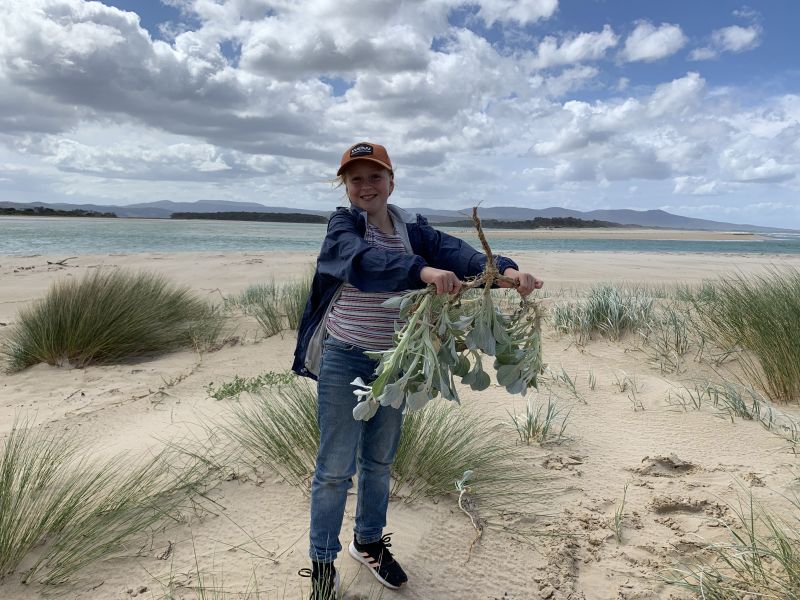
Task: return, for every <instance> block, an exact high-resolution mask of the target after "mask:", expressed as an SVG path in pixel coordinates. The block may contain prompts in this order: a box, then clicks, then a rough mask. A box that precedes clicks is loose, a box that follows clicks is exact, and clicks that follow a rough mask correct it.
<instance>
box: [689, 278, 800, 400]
mask: <svg viewBox="0 0 800 600" xmlns="http://www.w3.org/2000/svg"><path fill="white" fill-rule="evenodd" d="M692 304H693V307H694V310H695V312H696V314H697V320H698V323H699V324H700V327H701V328H702V329H703V332H704V334H705V336H707V338H708V339H710V340H711V341H712V342H713V343H714V344H715V345H716V346H718V347H720V348H723V349H724V348H736V349H739V350H741V351H740V352H738V353H737V358H738V359H739V362H740V364H741V366H742V369H743V370H744V373H745V377H746V378H747V380H748V381H749V382H750V383H752V384H753V385H756V386H758V387H759V388H760V389H762V390H763V391H764V392H765V393H766V394H767V395H768V396H769V397H770V398H771V399H773V400H781V401H800V271H798V270H796V269H781V270H778V269H770V270H768V271H767V272H766V273H765V274H763V275H758V276H752V275H751V276H747V277H745V276H744V275H735V276H729V277H724V278H721V279H720V280H718V281H716V282H713V283H711V284H710V285H709V286H706V287H705V288H704V289H703V292H702V294H700V293H698V294H697V295H695V296H693V297H692Z"/></svg>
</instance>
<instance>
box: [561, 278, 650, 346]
mask: <svg viewBox="0 0 800 600" xmlns="http://www.w3.org/2000/svg"><path fill="white" fill-rule="evenodd" d="M652 310H653V297H652V295H650V294H649V292H648V290H647V289H646V288H641V287H633V288H618V287H616V286H613V285H600V286H594V287H592V288H590V289H589V290H588V291H587V292H586V293H585V295H584V296H583V297H582V298H581V299H579V300H578V301H577V302H563V303H558V304H556V305H554V306H553V307H552V309H551V311H550V318H551V320H552V323H553V326H554V327H555V329H556V330H557V331H559V332H561V333H568V334H572V335H573V336H575V341H576V342H577V343H578V344H580V345H585V344H586V343H587V342H588V341H589V340H590V339H592V336H593V335H594V334H596V333H601V334H603V335H605V336H607V337H609V338H610V339H612V340H618V339H619V338H620V337H621V336H622V335H623V334H625V333H627V332H631V331H637V330H638V329H640V328H641V327H642V325H643V324H644V323H646V322H648V321H649V320H650V319H651V317H652Z"/></svg>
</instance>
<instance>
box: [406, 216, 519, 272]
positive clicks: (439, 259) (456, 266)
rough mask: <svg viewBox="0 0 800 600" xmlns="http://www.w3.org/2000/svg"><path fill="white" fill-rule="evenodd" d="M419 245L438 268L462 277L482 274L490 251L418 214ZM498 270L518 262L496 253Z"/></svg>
mask: <svg viewBox="0 0 800 600" xmlns="http://www.w3.org/2000/svg"><path fill="white" fill-rule="evenodd" d="M417 226H418V231H419V236H420V239H419V248H416V247H415V248H414V251H415V252H417V253H418V254H420V255H422V257H423V258H424V259H425V260H426V262H427V263H428V264H429V265H431V266H432V267H436V268H437V269H445V270H447V271H452V272H453V273H455V274H456V275H457V276H458V277H459V279H464V278H466V277H474V276H476V275H479V274H480V273H481V272H482V271H483V268H484V267H485V266H486V255H485V254H484V253H483V252H478V251H477V250H475V248H473V247H472V246H470V245H469V244H468V243H467V242H465V241H464V240H462V239H460V238H457V237H455V236H452V235H449V234H447V233H444V232H443V231H439V230H438V229H434V228H433V227H431V226H430V225H428V220H427V219H426V218H425V217H423V216H422V215H417ZM494 260H495V265H497V270H498V271H500V273H501V274H502V273H503V271H505V270H506V269H508V268H513V269H517V268H519V267H517V263H515V262H514V261H513V260H511V259H510V258H506V257H505V256H500V255H499V254H495V255H494Z"/></svg>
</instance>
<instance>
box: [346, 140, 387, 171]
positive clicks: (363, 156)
mask: <svg viewBox="0 0 800 600" xmlns="http://www.w3.org/2000/svg"><path fill="white" fill-rule="evenodd" d="M354 160H371V161H372V162H374V163H377V164H379V165H380V166H382V167H383V168H385V169H389V172H390V173H394V169H393V168H392V161H391V160H389V153H388V152H386V148H384V147H383V146H381V145H380V144H373V143H372V142H358V143H357V144H353V145H352V146H350V147H349V148H348V149H347V150H345V151H344V154H342V164H341V165H340V166H339V170H338V171H336V176H337V177H338V176H339V175H341V174H342V173H343V172H344V170H345V169H346V168H347V165H349V164H350V163H351V162H353V161H354Z"/></svg>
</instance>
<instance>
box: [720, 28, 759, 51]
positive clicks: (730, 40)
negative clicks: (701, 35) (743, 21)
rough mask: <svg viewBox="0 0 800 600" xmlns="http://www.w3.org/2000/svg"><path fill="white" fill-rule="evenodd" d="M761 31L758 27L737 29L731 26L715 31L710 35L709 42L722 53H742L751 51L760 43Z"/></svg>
mask: <svg viewBox="0 0 800 600" xmlns="http://www.w3.org/2000/svg"><path fill="white" fill-rule="evenodd" d="M760 35H761V30H760V28H759V27H756V26H752V27H739V26H738V25H731V26H730V27H723V28H722V29H717V30H716V31H714V33H712V34H711V40H712V41H713V43H714V46H715V47H716V48H719V50H720V51H722V52H744V51H745V50H752V49H753V48H755V47H756V46H758V44H759V43H760V41H761V40H760V39H759V38H760Z"/></svg>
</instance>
